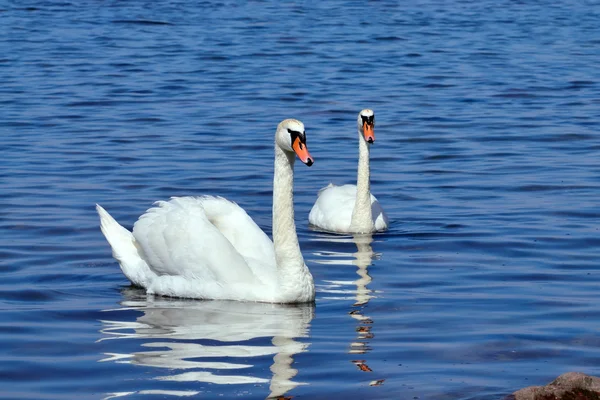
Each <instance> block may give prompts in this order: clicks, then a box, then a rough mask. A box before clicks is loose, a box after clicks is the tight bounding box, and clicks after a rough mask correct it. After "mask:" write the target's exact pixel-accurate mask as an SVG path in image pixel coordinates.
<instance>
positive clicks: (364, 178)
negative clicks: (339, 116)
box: [351, 130, 374, 232]
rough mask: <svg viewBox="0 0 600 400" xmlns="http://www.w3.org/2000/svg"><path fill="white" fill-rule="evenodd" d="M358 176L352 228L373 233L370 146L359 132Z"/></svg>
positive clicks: (356, 230)
mask: <svg viewBox="0 0 600 400" xmlns="http://www.w3.org/2000/svg"><path fill="white" fill-rule="evenodd" d="M358 135H359V138H358V176H357V178H356V202H355V204H354V211H353V212H352V222H351V227H352V229H353V231H355V232H371V231H372V230H373V226H374V225H373V217H372V215H371V171H370V167H369V145H368V144H367V142H366V141H365V140H364V138H363V137H362V132H360V130H359V131H358Z"/></svg>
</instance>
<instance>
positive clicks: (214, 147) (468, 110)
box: [0, 0, 600, 399]
mask: <svg viewBox="0 0 600 400" xmlns="http://www.w3.org/2000/svg"><path fill="white" fill-rule="evenodd" d="M403 3H406V2H385V1H384V2H352V1H332V2H303V3H285V2H262V1H255V2H249V3H247V4H245V3H244V2H198V3H194V4H192V3H191V2H182V1H171V2H141V1H127V2H117V1H83V2H76V3H70V2H58V1H49V2H41V1H25V2H22V1H0V146H1V147H0V148H1V152H0V154H1V157H0V188H1V192H0V266H1V271H2V279H1V281H0V361H1V362H0V384H1V389H0V397H1V398H7V399H8V398H32V399H81V398H90V399H95V398H98V399H99V398H118V397H126V398H177V397H178V396H179V397H184V396H190V397H201V398H252V399H255V398H256V399H260V398H265V397H267V396H283V395H285V396H291V397H293V398H298V399H331V398H346V399H365V398H374V399H417V398H418V399H497V398H501V397H502V396H504V395H506V394H508V393H510V392H512V391H514V390H516V389H518V388H521V387H523V386H528V385H532V384H545V383H547V382H548V381H549V380H551V379H552V378H553V377H555V376H556V375H558V374H561V373H563V372H567V371H573V370H575V371H582V372H585V373H588V374H596V375H598V374H600V335H599V333H598V326H599V325H598V323H599V319H600V304H599V302H598V288H599V284H600V270H599V268H598V267H599V265H598V264H599V263H598V261H599V259H600V236H599V234H600V232H599V218H600V211H599V210H600V209H599V207H598V198H599V196H600V166H599V165H600V163H599V159H600V158H599V155H600V139H599V137H598V130H599V128H600V83H599V81H600V72H599V69H598V65H600V35H599V26H600V3H598V2H594V1H570V2H551V1H528V2H520V1H500V2H498V1H489V0H484V1H479V2H470V1H455V2H445V1H415V2H409V3H410V4H403ZM365 107H370V108H373V109H374V110H375V112H376V118H377V127H376V135H377V142H376V143H375V145H374V147H373V149H372V153H371V154H372V160H371V161H372V162H371V168H372V189H373V192H374V194H376V195H377V197H378V198H379V200H380V202H381V203H382V205H383V207H384V209H385V210H386V211H387V213H388V215H389V216H390V219H391V229H390V231H388V232H387V233H384V234H381V235H377V236H375V237H374V238H373V242H372V243H370V244H369V240H368V238H352V237H348V236H346V237H338V236H330V235H325V234H321V233H317V232H313V231H310V230H309V229H308V227H307V216H308V212H309V210H310V207H311V206H312V204H313V202H314V200H315V197H316V192H317V190H318V189H319V188H321V187H322V186H324V185H325V184H327V183H328V182H329V181H333V182H336V183H351V182H353V180H354V179H355V173H356V162H357V139H356V131H355V118H356V114H357V113H358V111H359V110H360V109H361V108H365ZM288 117H295V118H299V119H301V120H302V121H303V122H304V123H305V125H306V126H307V135H308V144H309V147H310V149H311V153H312V155H313V156H314V157H315V160H316V162H315V165H314V166H313V167H312V168H306V167H304V166H303V165H298V166H297V167H296V172H297V177H296V192H295V193H296V198H295V199H296V202H295V204H296V220H297V223H298V230H299V237H300V242H301V247H302V250H303V253H304V255H305V258H306V261H307V264H308V265H309V267H310V268H311V270H312V272H313V274H314V276H315V281H316V283H317V285H318V289H317V290H318V292H317V301H316V304H315V305H314V307H309V306H296V307H292V306H288V307H284V306H276V305H265V304H244V303H231V302H198V301H181V300H173V299H163V298H154V299H152V298H148V299H147V298H146V296H145V295H144V294H143V292H141V291H139V290H136V289H132V288H130V287H129V286H128V282H127V281H126V279H125V278H124V276H123V275H122V274H121V272H120V270H119V268H118V265H117V264H116V262H115V261H114V260H113V259H112V257H111V252H110V249H109V247H108V244H107V243H106V242H105V240H104V238H103V236H102V235H101V233H100V230H99V228H98V219H97V216H96V213H95V211H94V204H95V203H100V204H102V205H103V206H104V207H105V208H106V209H107V210H109V212H111V213H112V214H113V215H114V216H115V217H116V218H117V220H119V221H120V222H121V223H123V224H124V225H125V226H127V227H131V226H132V224H133V222H134V221H135V220H136V218H137V216H139V215H140V214H141V213H142V212H143V211H144V210H145V209H147V208H148V207H149V206H150V204H151V203H152V202H153V201H155V200H158V199H165V198H168V197H170V196H174V195H200V194H218V195H222V196H226V197H228V198H230V199H232V200H235V201H237V202H238V203H239V204H240V205H241V206H243V207H244V208H245V209H246V210H247V211H248V212H249V214H250V215H251V216H252V217H253V218H254V219H255V220H256V221H257V223H258V224H259V225H260V226H261V227H263V229H265V230H266V231H267V232H269V233H270V230H271V221H270V208H271V180H272V171H273V167H272V164H273V161H272V156H273V150H272V148H273V142H272V140H273V133H274V130H275V127H276V124H277V123H278V122H279V121H280V120H282V119H284V118H288ZM371 253H373V254H371Z"/></svg>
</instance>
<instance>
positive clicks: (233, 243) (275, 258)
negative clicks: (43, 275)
mask: <svg viewBox="0 0 600 400" xmlns="http://www.w3.org/2000/svg"><path fill="white" fill-rule="evenodd" d="M294 153H296V154H297V155H298V158H300V160H301V161H302V162H303V163H305V164H306V165H308V166H311V165H312V163H313V159H312V157H311V155H310V154H309V152H308V148H307V147H306V137H305V131H304V125H303V124H302V122H300V121H297V120H294V119H286V120H284V121H282V122H281V123H280V124H279V125H278V127H277V132H276V133H275V176H274V179H273V241H274V242H272V241H271V240H270V239H269V237H268V236H267V235H266V234H265V233H264V232H263V231H262V230H261V229H260V228H259V227H258V225H256V223H255V222H254V221H253V220H252V218H250V217H249V216H248V214H246V212H245V211H244V210H243V209H242V208H241V207H239V206H238V205H237V204H235V203H232V202H230V201H228V200H226V199H224V198H221V197H212V196H205V197H179V198H172V199H171V200H169V201H159V202H157V203H156V205H155V207H153V208H150V209H149V210H148V211H147V212H146V213H145V214H143V215H142V216H141V217H140V218H139V219H138V221H137V222H136V223H135V225H134V226H133V234H132V233H131V232H129V231H128V230H127V229H125V228H123V227H122V226H120V225H119V224H118V223H117V222H116V221H115V220H114V219H113V218H112V217H111V216H110V215H109V214H108V213H107V212H106V211H105V210H104V209H103V208H102V207H100V206H99V205H96V210H97V211H98V214H99V215H100V223H101V229H102V233H104V236H105V237H106V239H107V240H108V243H109V244H110V246H111V247H112V251H113V257H114V258H115V259H116V260H117V261H118V262H119V264H120V266H121V270H122V271H123V273H124V274H125V276H126V277H127V278H128V279H129V280H130V281H131V282H132V283H133V284H134V285H137V286H141V287H143V288H145V289H146V292H147V293H149V294H157V295H163V296H173V297H188V298H196V299H217V300H239V301H260V302H269V303H303V302H311V301H313V300H314V298H315V287H314V282H313V277H312V275H311V273H310V271H309V270H308V268H307V267H306V264H305V263H304V258H303V257H302V253H301V252H300V245H299V243H298V236H297V235H296V225H295V223H294V204H293V200H294V199H293V184H294V161H295V155H294Z"/></svg>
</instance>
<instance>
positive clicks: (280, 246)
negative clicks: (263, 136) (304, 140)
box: [273, 145, 312, 301]
mask: <svg viewBox="0 0 600 400" xmlns="http://www.w3.org/2000/svg"><path fill="white" fill-rule="evenodd" d="M294 161H295V155H294V154H293V153H287V152H284V151H283V150H282V149H281V148H280V147H279V146H278V145H275V175H274V179H273V245H274V248H275V260H276V263H277V271H278V278H279V286H280V288H281V289H282V291H283V292H285V293H286V295H288V296H294V294H293V293H294V292H295V291H298V290H299V289H301V288H305V289H306V288H307V285H308V286H310V285H311V284H312V275H310V272H309V271H308V268H306V265H305V264H304V258H303V257H302V253H301V251H300V244H299V243H298V235H297V234H296V224H295V222H294V193H293V190H294ZM308 280H310V282H308ZM310 300H312V299H310ZM306 301H308V299H307V300H306Z"/></svg>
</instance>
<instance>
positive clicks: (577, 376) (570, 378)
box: [506, 372, 600, 400]
mask: <svg viewBox="0 0 600 400" xmlns="http://www.w3.org/2000/svg"><path fill="white" fill-rule="evenodd" d="M506 400H600V378H596V377H595V376H589V375H586V374H582V373H581V372H567V373H566V374H562V375H561V376H559V377H558V378H556V379H555V380H554V381H553V382H552V383H550V384H548V385H546V386H530V387H527V388H525V389H521V390H517V391H516V392H514V393H513V394H511V395H510V396H508V397H507V398H506Z"/></svg>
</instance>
